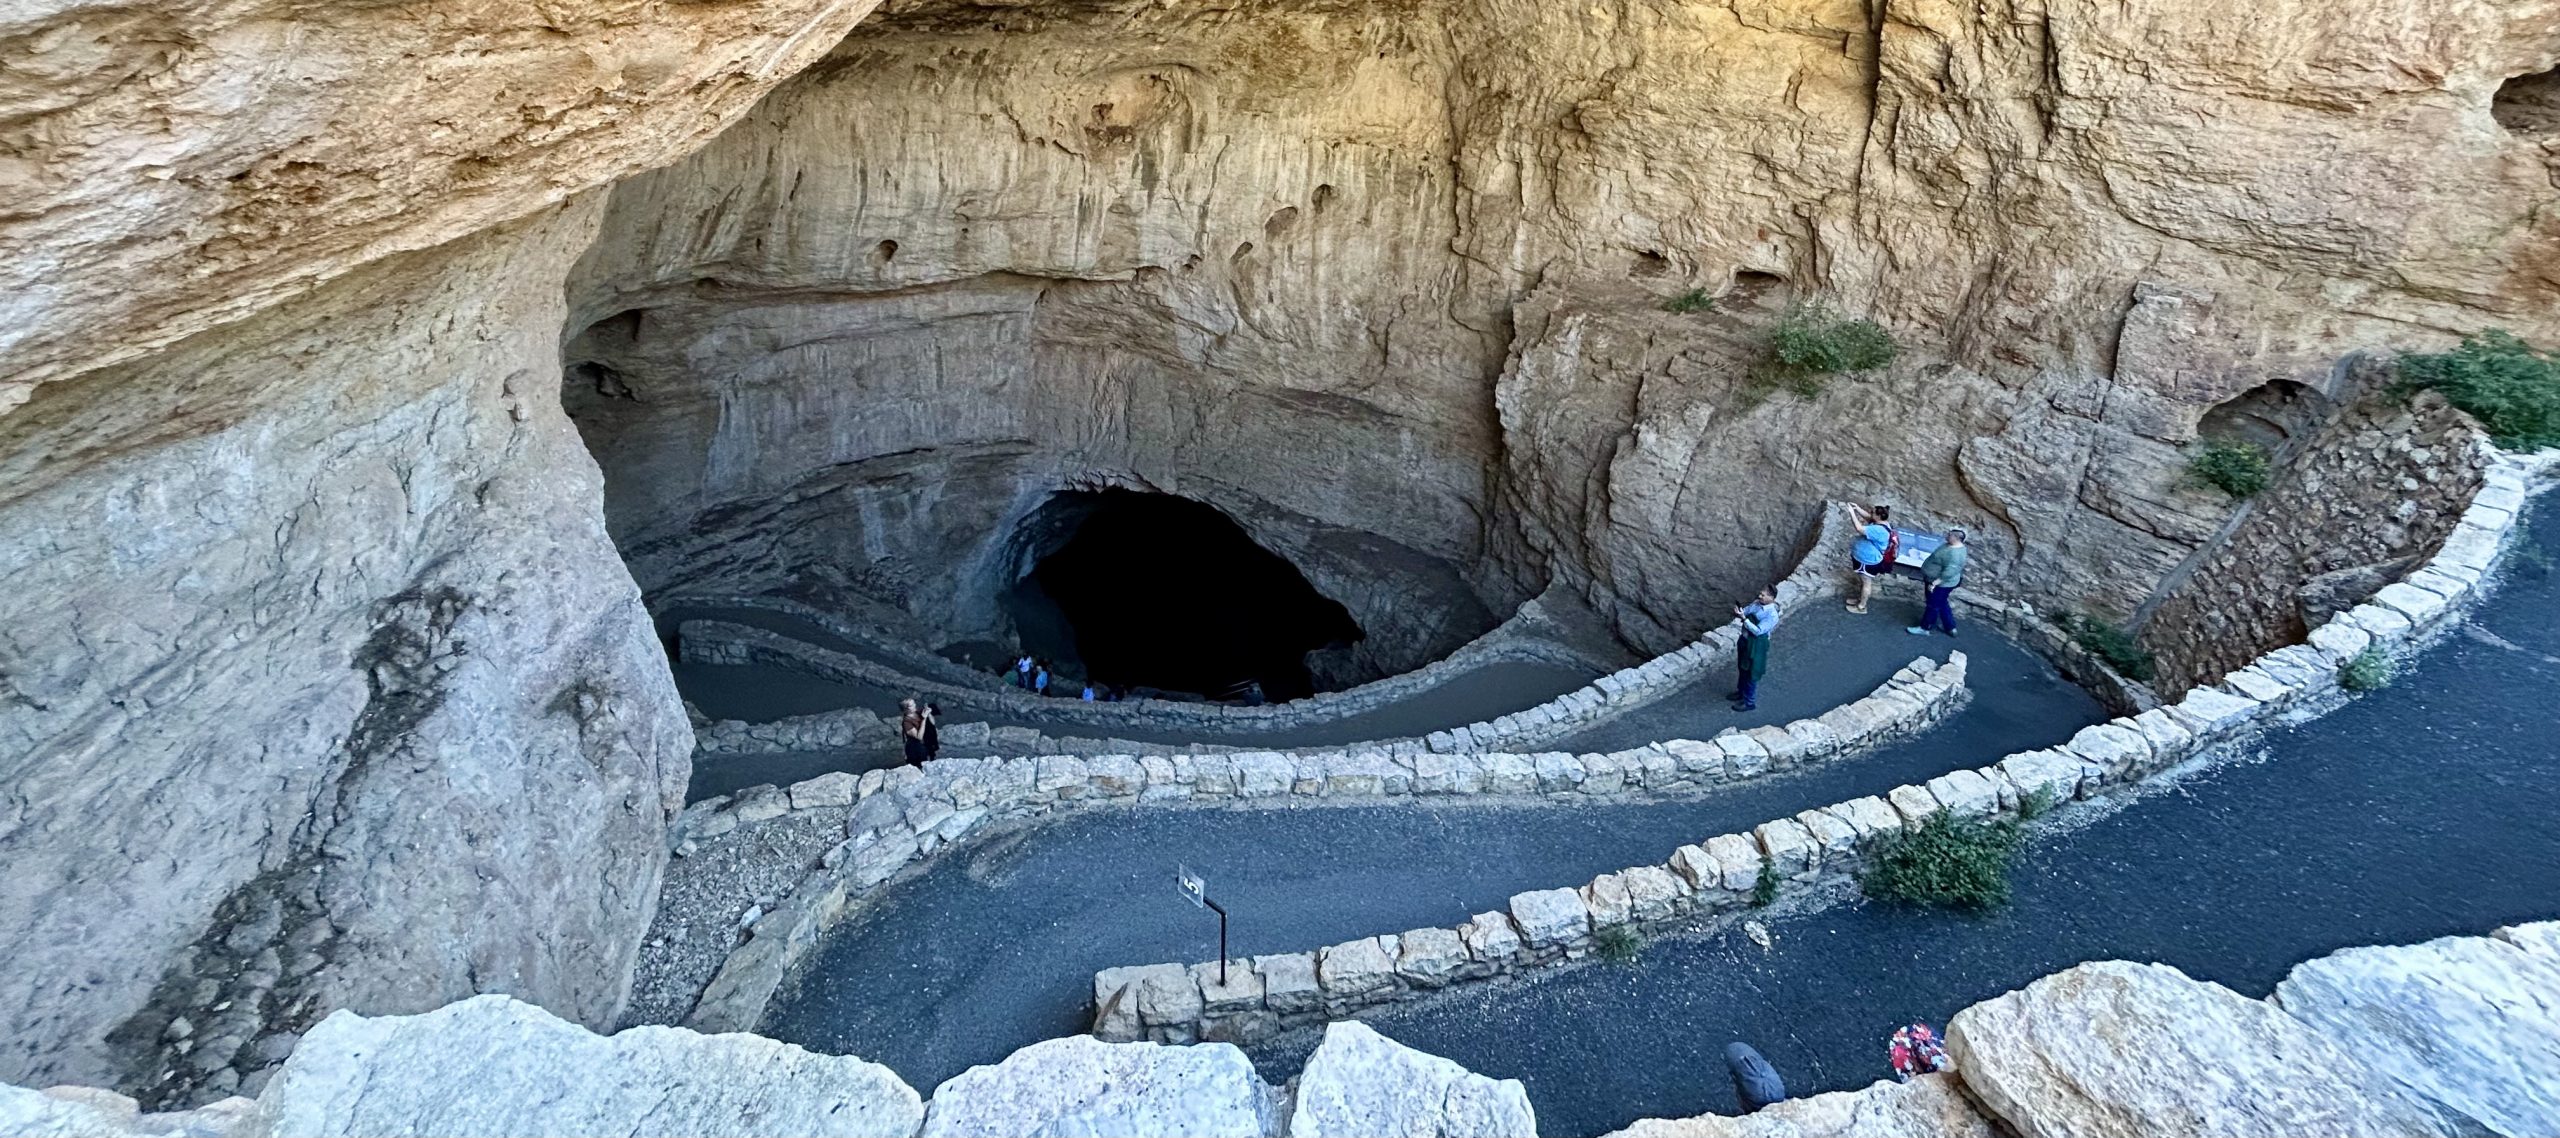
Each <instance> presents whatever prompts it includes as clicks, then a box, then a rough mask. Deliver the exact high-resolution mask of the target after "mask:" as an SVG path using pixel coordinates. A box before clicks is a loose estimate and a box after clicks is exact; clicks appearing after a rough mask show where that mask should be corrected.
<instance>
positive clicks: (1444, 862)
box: [762, 604, 2104, 1087]
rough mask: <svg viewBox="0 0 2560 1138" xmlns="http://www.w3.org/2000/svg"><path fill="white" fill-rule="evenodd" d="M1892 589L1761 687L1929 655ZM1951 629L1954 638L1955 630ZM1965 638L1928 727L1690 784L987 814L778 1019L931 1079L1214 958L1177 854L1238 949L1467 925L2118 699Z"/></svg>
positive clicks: (1808, 692) (1930, 768) (781, 1007)
mask: <svg viewBox="0 0 2560 1138" xmlns="http://www.w3.org/2000/svg"><path fill="white" fill-rule="evenodd" d="M1889 607H1890V606H1886V605H1881V604H1880V605H1879V606H1878V607H1877V611H1876V612H1875V614H1874V615H1872V616H1869V617H1867V618H1864V622H1863V624H1862V625H1859V626H1846V625H1844V626H1843V627H1840V628H1838V629H1836V630H1835V631H1836V632H1837V634H1838V635H1839V636H1841V637H1842V638H1843V639H1844V641H1845V642H1847V643H1852V644H1855V643H1860V641H1858V639H1857V638H1858V637H1860V636H1864V637H1866V638H1867V642H1866V647H1868V648H1869V649H1874V648H1876V647H1877V644H1876V643H1874V642H1875V641H1881V640H1882V639H1883V637H1885V636H1888V635H1889V636H1890V637H1891V640H1890V641H1889V643H1894V644H1897V645H1899V651H1896V652H1882V651H1876V650H1868V651H1861V652H1843V654H1841V655H1840V656H1839V659H1841V660H1844V661H1855V662H1856V664H1857V667H1856V670H1857V671H1859V672H1861V673H1872V674H1867V675H1862V676H1861V677H1859V678H1856V679H1843V678H1822V679H1821V680H1820V682H1821V683H1823V684H1828V685H1829V687H1817V673H1818V671H1819V670H1820V668H1819V665H1818V664H1817V663H1816V660H1815V658H1814V657H1813V656H1812V655H1811V654H1810V653H1807V654H1805V655H1802V656H1799V657H1797V658H1796V659H1795V660H1794V661H1793V662H1792V663H1791V664H1789V665H1787V670H1786V671H1785V672H1781V673H1778V676H1792V677H1794V678H1795V679H1796V680H1797V681H1798V682H1797V683H1796V684H1795V686H1794V687H1793V688H1790V689H1784V690H1787V691H1788V692H1789V694H1787V695H1785V696H1781V695H1780V694H1779V692H1780V691H1781V690H1782V689H1780V688H1778V687H1775V686H1773V687H1772V688H1771V689H1770V692H1769V695H1768V696H1766V697H1764V700H1763V704H1762V707H1763V710H1764V711H1770V710H1772V709H1778V710H1781V711H1783V709H1785V708H1786V707H1788V706H1790V704H1789V702H1788V701H1792V700H1796V699H1804V700H1806V701H1808V706H1807V707H1805V708H1803V709H1801V710H1802V712H1803V713H1807V714H1809V713H1811V712H1813V711H1819V710H1822V709H1823V708H1824V707H1827V706H1829V704H1828V703H1819V702H1818V701H1819V699H1820V696H1819V694H1818V693H1820V692H1822V691H1827V690H1832V689H1836V690H1837V691H1838V692H1839V693H1844V694H1843V695H1842V698H1854V697H1855V696H1857V695H1862V694H1864V693H1865V692H1866V691H1868V690H1869V689H1871V688H1872V687H1873V686H1874V685H1875V684H1876V683H1878V682H1881V681H1882V680H1883V678H1884V677H1885V675H1887V674H1889V673H1890V672H1891V671H1893V670H1894V669H1895V668H1898V667H1899V666H1900V665H1901V664H1903V663H1906V662H1908V661H1909V660H1910V659H1911V658H1912V657H1913V656H1914V655H1917V654H1918V653H1919V651H1920V648H1921V646H1922V644H1923V643H1924V642H1922V641H1921V640H1920V639H1919V638H1917V637H1906V636H1905V635H1904V634H1903V633H1902V632H1901V627H1902V626H1901V624H1900V623H1897V622H1896V621H1898V619H1899V618H1900V616H1901V615H1903V614H1898V613H1888V612H1887V611H1886V609H1887V608H1889ZM1841 615H1842V617H1843V618H1844V619H1845V620H1850V621H1854V620H1857V619H1858V618H1849V617H1847V614H1845V613H1844V614H1841ZM1803 624H1804V625H1805V626H1809V627H1808V628H1807V631H1809V632H1811V633H1813V634H1814V635H1808V636H1806V637H1805V638H1804V639H1805V641H1806V642H1808V643H1814V642H1817V641H1816V636H1817V635H1827V634H1825V633H1823V632H1822V631H1821V630H1822V629H1823V628H1825V627H1826V626H1827V622H1826V620H1825V619H1824V618H1823V617H1821V616H1820V615H1819V614H1811V618H1810V619H1806V620H1805V621H1804V622H1803ZM1787 631H1788V630H1787V629H1785V628H1782V629H1781V630H1780V635H1781V636H1782V637H1783V636H1785V635H1786V633H1787ZM1936 644H1937V646H1938V648H1939V650H1940V651H1941V652H1943V650H1944V648H1945V646H1946V641H1945V640H1944V639H1940V640H1938V641H1937V642H1936ZM1961 646H1962V647H1964V648H1965V649H1966V650H1967V652H1968V655H1969V656H1970V657H1971V659H1972V664H1971V666H1970V669H1969V671H1970V677H1969V679H1970V682H1971V683H1972V684H1973V685H1974V686H1975V688H1976V695H1975V698H1974V699H1973V701H1972V703H1971V704H1970V705H1969V706H1968V707H1967V708H1966V709H1965V710H1964V711H1962V712H1960V713H1958V714H1957V715H1956V716H1954V717H1952V718H1950V719H1949V720H1948V721H1946V722H1945V723H1942V724H1940V725H1939V726H1938V727H1937V728H1936V729H1934V730H1932V731H1930V732H1928V733H1926V734H1924V735H1922V736H1920V737H1918V738H1916V739H1913V740H1910V741H1907V742H1905V743H1901V744H1898V745H1895V746H1891V747H1886V748H1881V749H1879V750H1877V751H1875V752H1871V753H1869V754H1866V755H1863V756H1856V757H1852V758H1848V759H1842V760H1839V761H1836V762H1832V763H1827V764H1824V765H1821V766H1818V767H1815V768H1812V769H1810V770H1807V771H1801V772H1796V773H1791V774H1786V775H1780V776H1774V777H1768V778H1763V779H1758V780H1754V781H1751V782H1748V783H1741V784H1736V785H1733V786H1730V787H1724V788H1720V789H1718V790H1716V791H1714V792H1712V793H1710V794H1707V795H1705V796H1703V797H1700V798H1696V799H1691V800H1683V801H1669V802H1621V803H1596V802H1572V803H1562V804H1559V803H1548V802H1534V801H1532V802H1511V803H1504V804H1463V805H1462V804H1449V805H1420V804H1415V805H1397V806H1386V807H1325V806H1312V807H1298V808H1260V809H1153V810H1136V811H1105V812H1095V813H1091V814H1085V815H1078V816H1072V817H1070V818H1067V819H1064V820H1061V821H1055V822H1050V823H1046V824H1038V825H1032V826H1027V827H1024V828H1021V829H1018V830H1015V831H1013V832H1010V833H1005V834H999V835H993V836H991V837H990V838H988V839H987V840H984V841H979V842H975V843H973V844H972V845H971V846H969V847H968V848H966V849H963V850H960V851H955V852H954V853H952V854H949V855H946V856H945V857H943V858H942V859H940V860H939V861H937V862H936V863H935V864H933V865H932V866H931V867H929V868H928V869H927V870H926V871H925V872H924V873H922V874H921V875H919V876H918V877H917V878H915V879H913V880H910V881H907V882H904V883H901V884H898V885H895V886H892V887H891V888H890V889H889V890H887V891H886V892H885V893H884V894H883V895H882V896H881V897H880V899H879V900H878V901H876V902H875V903H874V904H872V905H871V906H869V907H867V908H866V909H865V910H864V911H863V912H862V913H861V914H860V915H858V916H856V917H853V918H851V919H849V920H848V921H847V922H846V923H844V924H843V925H840V926H838V927H837V928H836V929H835V930H833V931H832V932H831V933H830V934H829V935H828V937H827V939H826V940H825V942H824V943H823V944H822V945H821V946H820V947H819V948H818V949H817V950H816V951H815V952H814V953H813V954H812V957H811V959H810V962H809V963H807V964H805V965H804V966H803V967H802V969H801V970H800V971H799V973H798V974H797V976H796V977H795V978H794V980H793V981H792V982H791V983H790V985H789V986H787V987H786V989H785V991H784V992H783V993H782V994H781V995H780V996H778V997H777V999H776V1001H775V1005H774V1009H773V1011H772V1012H771V1014H770V1015H769V1016H768V1018H767V1020H766V1022H765V1024H764V1025H763V1029H762V1030H763V1031H764V1033H765V1034H768V1035H771V1036H773V1037H775V1038H779V1039H783V1040H786V1041H789V1042H793V1043H798V1044H801V1045H803V1046H808V1047H811V1048H814V1049H817V1050H821V1051H827V1052H833V1053H839V1054H856V1055H861V1056H863V1057H865V1058H869V1059H873V1060H876V1061H879V1062H882V1063H886V1064H888V1065H889V1066H890V1067H891V1068H893V1069H895V1070H897V1071H898V1072H899V1074H900V1075H902V1076H904V1077H905V1078H906V1079H907V1080H908V1081H909V1082H910V1083H913V1084H914V1085H916V1086H918V1087H930V1086H933V1085H934V1084H936V1083H938V1082H940V1081H941V1080H943V1079H945V1078H948V1077H950V1076H952V1075H954V1074H957V1073H959V1072H960V1071H961V1070H963V1069H966V1068H967V1067H969V1066H971V1065H974V1064H979V1063H991V1062H994V1061H996V1060H998V1059H1001V1058H1003V1057H1004V1056H1005V1055H1007V1054H1009V1053H1011V1052H1012V1051H1014V1050H1015V1049H1017V1048H1019V1047H1022V1046H1026V1045H1028V1044H1031V1043H1034V1042H1037V1041H1039V1040H1042V1039H1048V1038H1052V1037H1055V1036H1059V1035H1066V1034H1073V1033H1076V1032H1080V1031H1083V1030H1084V1029H1085V1028H1086V1027H1087V1026H1088V1025H1087V1018H1088V1017H1089V1016H1090V1014H1091V1003H1092V999H1091V995H1092V974H1093V973H1094V972H1095V971H1097V970H1099V969H1102V968H1106V967H1111V966H1114V965H1123V964H1146V963H1153V962H1158V961H1167V960H1180V961H1191V960H1206V959H1213V958H1215V956H1216V955H1217V940H1216V936H1217V927H1216V923H1215V920H1214V918H1213V917H1212V916H1211V915H1210V914H1208V913H1207V912H1205V911H1203V910H1199V909H1194V908H1192V907H1190V906H1189V905H1187V904H1185V903H1184V902H1183V900H1182V899H1181V898H1180V897H1179V896H1178V895H1177V893H1176V892H1175V890H1174V887H1173V870H1174V867H1175V865H1176V864H1177V863H1182V864H1187V865H1189V866H1190V867H1192V868H1193V869H1195V870H1198V871H1200V872H1202V873H1204V874H1205V875H1206V876H1207V878H1208V880H1209V882H1210V888H1211V895H1212V896H1214V897H1216V898H1218V899H1219V900H1220V901H1221V903H1223V904H1225V905H1226V906H1227V908H1228V910H1229V911H1230V912H1231V913H1232V914H1233V921H1234V923H1233V926H1232V930H1231V933H1232V937H1233V951H1234V952H1235V953H1236V954H1238V955H1252V954H1256V953H1265V952H1288V951H1299V950H1304V949H1309V948H1315V947H1319V946H1322V945H1327V944H1333V943H1338V942H1340V941H1344V940H1349V939H1351V938H1353V937H1358V936H1364V935H1369V934H1374V933H1383V932H1399V931H1402V930H1404V929H1408V928H1415V927H1420V926H1424V925H1451V924H1456V923H1458V922H1460V921H1463V920H1465V919H1466V918H1467V917H1468V916H1469V915H1470V914H1473V913H1477V912H1482V911H1485V910H1488V909H1493V908H1498V907H1500V906H1501V905H1503V904H1504V902H1505V900H1506V899H1507V898H1508V897H1509V896H1510V895H1511V894H1513V893H1516V892H1520V891H1522V890H1527V889H1544V888H1552V887H1556V886H1565V885H1578V884H1580V883H1582V882H1585V881H1588V880H1590V879H1591V878H1592V877H1593V876H1595V875H1597V874H1600V873H1605V872H1610V871H1613V870H1617V869H1622V868H1625V867H1627V866H1630V865H1643V864H1648V863H1656V862H1660V861H1662V860H1664V859H1666V858H1668V857H1669V856H1670V854H1671V851H1673V850H1674V849H1676V848H1678V847H1679V846H1680V845H1682V844H1683V843H1687V842H1694V841H1699V840H1702V839H1704V838H1707V837H1710V836H1713V835H1715V834H1719V833H1725V832H1730V831H1735V830H1740V829H1745V828H1748V827H1750V826H1754V825H1757V824H1759V823H1761V822H1763V821H1767V820H1768V819H1770V818H1774V817H1783V816H1785V815H1788V814H1792V813H1794V812H1796V811H1798V810H1802V809H1805V808H1806V807H1810V806H1818V805H1822V804H1826V803H1830V802H1836V801H1840V800H1842V799H1847V798H1854V797H1858V796H1861V795H1866V794H1877V793H1881V792H1883V791H1886V790H1889V789H1891V788H1893V787H1895V786H1898V785H1901V784H1903V783H1907V782H1914V781H1919V780H1922V779H1926V778H1929V777H1932V776H1935V775H1938V774H1942V773H1944V772H1946V771H1948V770H1951V769H1955V768H1958V767H1972V766H1980V765H1983V764H1985V763H1988V762H1991V761H1994V760H1996V759H1998V758H1999V757H2001V756H2002V755H2005V754H2007V753H2009V752H2010V751H2013V750H2018V749H2022V748H2029V747H2035V746H2042V745H2046V744H2050V743H2053V742H2058V741H2060V740H2062V739H2066V738H2068V737H2070V735H2071V734H2072V733H2073V732H2075V731H2077V730H2078V729H2079V728H2080V727H2082V726H2085V725H2087V724H2089V723H2092V722H2096V721H2098V720H2100V719H2102V718H2104V712H2103V711H2102V710H2101V709H2100V708H2099V706H2098V705H2097V703H2096V701H2095V700H2093V699H2091V698H2090V697H2089V696H2088V694H2087V693H2085V692H2083V691H2081V690H2080V689H2078V688H2076V687H2074V686H2072V685H2071V684H2070V683H2069V682H2067V681H2065V680H2063V679H2062V678H2061V677H2059V676H2058V675H2056V674H2054V672H2053V671H2052V669H2051V668H2050V667H2049V666H2048V665H2046V664H2045V663H2044V662H2043V661H2042V660H2041V659H2039V658H2037V657H2035V656H2033V655H2031V654H2029V653H2026V652H2024V651H2022V650H2020V649H2018V648H2016V647H2015V646H2012V645H2010V644H2007V643H2005V642H2002V641H2000V640H1998V639H1996V638H1993V637H1990V636H1987V635H1984V636H1971V635H1968V636H1967V637H1966V638H1965V639H1964V640H1963V641H1962V642H1961ZM1775 678H1777V677H1775V676H1773V679H1775ZM1834 702H1836V700H1835V701H1834ZM1692 714H1693V716H1695V718H1693V719H1690V720H1685V721H1678V722H1688V723H1694V724H1697V725H1699V726H1701V727H1705V726H1712V725H1714V724H1716V723H1718V722H1721V721H1723V720H1725V719H1729V718H1730V713H1729V712H1727V711H1725V710H1724V705H1723V704H1722V703H1721V702H1720V701H1714V700H1710V701H1707V705H1706V706H1703V707H1700V708H1696V709H1692ZM1675 718H1676V717H1675ZM1665 722H1674V720H1665ZM1674 725H1675V726H1676V725H1678V723H1677V722H1675V723H1674ZM1718 1046H1721V1042H1719V1044H1718ZM1284 1073H1285V1072H1284Z"/></svg>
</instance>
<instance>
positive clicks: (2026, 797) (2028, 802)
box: [2018, 786, 2062, 822]
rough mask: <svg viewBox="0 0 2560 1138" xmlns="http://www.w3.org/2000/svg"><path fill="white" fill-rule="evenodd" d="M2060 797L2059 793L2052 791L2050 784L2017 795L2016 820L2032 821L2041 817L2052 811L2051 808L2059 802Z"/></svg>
mask: <svg viewBox="0 0 2560 1138" xmlns="http://www.w3.org/2000/svg"><path fill="white" fill-rule="evenodd" d="M2061 798H2062V796H2061V795H2059V794H2055V793H2054V792H2053V788H2052V787H2051V786H2039V787H2037V788H2035V789H2033V790H2030V791H2028V792H2026V793H2025V794H2022V795H2019V796H2018V820H2019V821H2021V822H2033V821H2035V820H2036V819H2038V818H2042V817H2044V816H2045V815H2047V814H2051V813H2053V808H2054V807H2055V806H2056V805H2058V804H2059V803H2060V801H2061Z"/></svg>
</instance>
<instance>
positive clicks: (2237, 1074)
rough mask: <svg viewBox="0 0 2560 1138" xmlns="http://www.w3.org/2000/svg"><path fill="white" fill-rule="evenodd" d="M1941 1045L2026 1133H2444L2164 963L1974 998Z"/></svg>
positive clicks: (2241, 1136)
mask: <svg viewBox="0 0 2560 1138" xmlns="http://www.w3.org/2000/svg"><path fill="white" fill-rule="evenodd" d="M1947 1049H1948V1051H1949V1053H1950V1054H1952V1055H1953V1056H1954V1057H1955V1060H1956V1066H1957V1070H1958V1071H1959V1072H1960V1073H1961V1074H1962V1076H1963V1079H1964V1084H1965V1086H1966V1087H1967V1088H1968V1089H1970V1090H1971V1091H1972V1092H1973V1094H1974V1097H1975V1098H1977V1099H1978V1100H1980V1101H1981V1103H1982V1104H1983V1105H1984V1106H1985V1107H1987V1108H1988V1109H1989V1110H1990V1111H1991V1112H1992V1113H1993V1114H1996V1115H1998V1116H1999V1117H2000V1119H2001V1120H2002V1121H2005V1122H2007V1123H2008V1124H2009V1125H2010V1126H2011V1127H2014V1128H2015V1129H2016V1130H2017V1131H2018V1133H2020V1134H2022V1135H2025V1136H2026V1138H2066V1136H2068V1138H2137V1136H2145V1135H2155V1134H2211V1135H2216V1136H2218V1138H2248V1136H2253V1135H2268V1136H2275V1135H2313V1134H2323V1135H2337V1136H2357V1135H2374V1136H2383V1135H2434V1134H2450V1133H2453V1131H2452V1130H2450V1129H2449V1128H2447V1127H2445V1126H2444V1125H2443V1124H2442V1123H2440V1122H2439V1121H2437V1119H2436V1118H2435V1117H2434V1116H2433V1115H2432V1114H2430V1113H2429V1112H2428V1111H2427V1110H2426V1109H2424V1108H2423V1107H2421V1106H2419V1105H2417V1104H2416V1103H2415V1102H2414V1101H2412V1100H2410V1099H2409V1098H2407V1097H2405V1096H2404V1095H2402V1094H2400V1093H2399V1092H2397V1091H2395V1090H2393V1089H2391V1088H2390V1087H2389V1086H2388V1084H2386V1083H2385V1082H2384V1080H2382V1079H2380V1078H2376V1077H2373V1076H2372V1075H2370V1074H2369V1073H2368V1072H2369V1070H2370V1068H2369V1065H2368V1062H2367V1060H2366V1058H2365V1057H2364V1056H2361V1055H2359V1054H2356V1053H2353V1052H2351V1051H2350V1050H2349V1045H2347V1044H2344V1043H2340V1042H2333V1041H2332V1040H2331V1039H2330V1037H2329V1036H2328V1035H2327V1034H2326V1033H2324V1032H2322V1031H2319V1030H2317V1029H2314V1028H2313V1027H2311V1026H2310V1025H2308V1024H2305V1023H2303V1022H2302V1021H2300V1020H2297V1019H2295V1018H2293V1017H2292V1016H2289V1015H2286V1014H2285V1013H2284V1012H2283V1010H2281V1009H2279V1008H2277V1007H2276V1006H2275V1005H2274V1004H2271V1003H2268V1002H2266V1001H2263V1000H2252V999H2249V998H2247V997H2244V996H2242V995H2240V994H2239V993H2237V992H2233V991H2231V990H2230V989H2228V988H2224V987H2222V986H2221V985H2218V984H2207V983H2202V982H2199V981H2196V980H2192V979H2189V978H2188V977H2187V975H2186V974H2185V973H2183V972H2180V971H2178V970H2177V969H2175V968H2171V967H2169V966H2167V965H2163V964H2129V963H2125V962H2123V961H2105V962H2102V963H2097V964H2083V965H2080V966H2079V967H2076V968H2072V969H2069V970H2067V971H2064V972H2058V973H2055V974H2054V975H2051V976H2047V977H2045V978H2044V979H2041V980H2038V981H2036V982H2035V983H2033V984H2029V985H2027V986H2026V987H2025V988H2022V989H2019V990H2018V991H2015V992H2011V993H2009V994H2007V995H2004V996H2001V997H1999V998H1997V999H1993V1000H1989V1001H1985V1002H1983V1003H1979V1004H1975V1005H1974V1006H1972V1007H1969V1008H1966V1009H1965V1010H1963V1011H1961V1012H1958V1013H1956V1016H1955V1018H1954V1019H1953V1020H1952V1021H1950V1023H1949V1024H1948V1028H1947Z"/></svg>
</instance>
